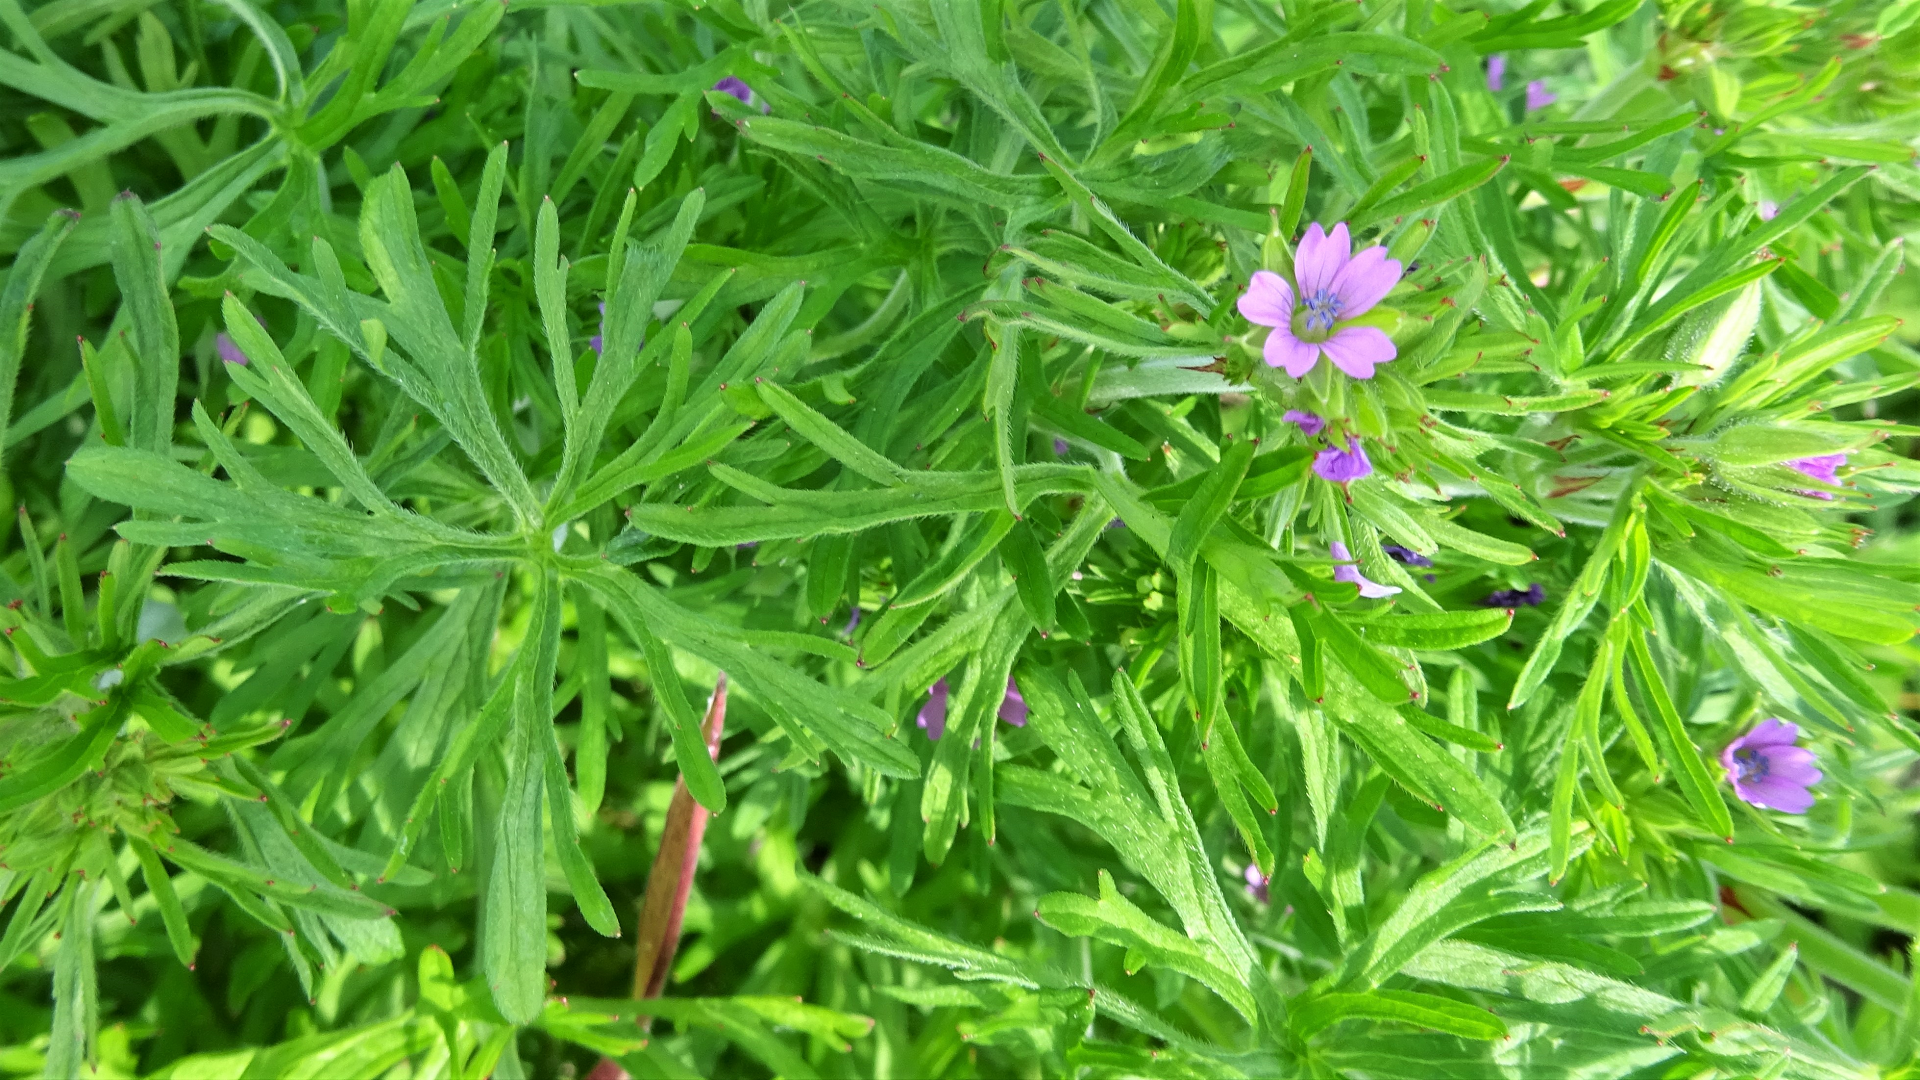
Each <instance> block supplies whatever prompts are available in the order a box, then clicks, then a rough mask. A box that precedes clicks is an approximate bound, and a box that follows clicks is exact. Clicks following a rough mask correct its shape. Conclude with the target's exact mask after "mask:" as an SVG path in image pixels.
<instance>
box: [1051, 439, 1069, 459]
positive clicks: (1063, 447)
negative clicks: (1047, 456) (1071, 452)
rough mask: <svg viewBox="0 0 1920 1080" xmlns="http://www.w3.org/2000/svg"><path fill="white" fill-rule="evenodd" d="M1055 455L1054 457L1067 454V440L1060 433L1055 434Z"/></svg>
mask: <svg viewBox="0 0 1920 1080" xmlns="http://www.w3.org/2000/svg"><path fill="white" fill-rule="evenodd" d="M1053 456H1054V457H1066V456H1067V440H1065V439H1063V438H1061V437H1060V436H1058V435H1055V436H1054V437H1053Z"/></svg>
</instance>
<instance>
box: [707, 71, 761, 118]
mask: <svg viewBox="0 0 1920 1080" xmlns="http://www.w3.org/2000/svg"><path fill="white" fill-rule="evenodd" d="M713 88H714V89H715V90H718V91H720V92H721V93H723V94H732V95H733V96H734V97H737V98H739V99H740V103H741V104H742V105H751V104H753V87H751V86H748V85H747V84H746V83H743V82H741V81H740V80H739V78H738V77H736V76H733V75H729V76H727V77H726V78H724V79H721V80H720V81H719V82H717V83H714V84H713ZM760 111H761V112H763V113H764V112H772V111H773V106H771V105H768V104H767V103H766V102H764V101H763V102H761V103H760Z"/></svg>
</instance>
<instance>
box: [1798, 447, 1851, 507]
mask: <svg viewBox="0 0 1920 1080" xmlns="http://www.w3.org/2000/svg"><path fill="white" fill-rule="evenodd" d="M1846 463H1847V452H1846V451H1844V450H1842V451H1841V452H1840V453H1838V454H1820V455H1818V456H1816V457H1803V458H1794V459H1793V460H1792V461H1789V462H1786V463H1785V464H1786V466H1787V468H1789V469H1792V470H1793V471H1794V472H1797V473H1799V474H1800V475H1802V476H1804V477H1806V478H1807V479H1809V480H1818V481H1820V482H1821V483H1823V484H1832V485H1833V486H1834V487H1839V486H1840V477H1839V475H1838V473H1837V472H1836V470H1838V469H1839V468H1840V466H1842V465H1845V464H1846ZM1800 494H1802V495H1811V496H1812V497H1814V498H1816V499H1825V500H1827V501H1828V502H1832V501H1833V493H1832V492H1831V491H1809V490H1805V489H1801V491H1800Z"/></svg>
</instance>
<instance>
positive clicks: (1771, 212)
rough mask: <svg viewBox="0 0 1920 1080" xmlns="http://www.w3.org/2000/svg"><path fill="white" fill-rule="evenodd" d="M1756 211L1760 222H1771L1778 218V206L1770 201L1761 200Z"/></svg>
mask: <svg viewBox="0 0 1920 1080" xmlns="http://www.w3.org/2000/svg"><path fill="white" fill-rule="evenodd" d="M1758 209H1759V211H1760V220H1761V221H1772V220H1773V219H1774V218H1777V217H1779V216H1780V204H1779V203H1777V202H1774V201H1773V200H1772V199H1761V200H1760V206H1759V207H1758Z"/></svg>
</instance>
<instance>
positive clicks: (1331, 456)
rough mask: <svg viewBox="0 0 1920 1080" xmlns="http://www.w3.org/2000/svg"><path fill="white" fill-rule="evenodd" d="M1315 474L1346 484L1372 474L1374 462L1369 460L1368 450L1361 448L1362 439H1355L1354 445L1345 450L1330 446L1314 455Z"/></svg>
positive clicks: (1323, 478) (1324, 478)
mask: <svg viewBox="0 0 1920 1080" xmlns="http://www.w3.org/2000/svg"><path fill="white" fill-rule="evenodd" d="M1313 474H1314V475H1315V476H1318V477H1319V478H1320V479H1322V480H1328V481H1331V482H1333V483H1336V484H1345V483H1350V482H1352V481H1354V480H1358V479H1360V478H1361V477H1363V476H1372V475H1373V462H1371V461H1368V460H1367V452H1366V451H1365V450H1363V449H1361V447H1360V440H1359V439H1354V440H1353V441H1352V445H1350V446H1349V447H1347V448H1346V449H1344V450H1342V449H1341V448H1340V447H1337V446H1329V447H1327V448H1326V449H1325V450H1322V451H1320V452H1319V453H1317V454H1315V455H1313Z"/></svg>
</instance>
